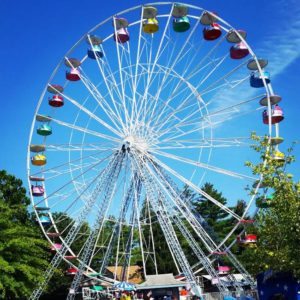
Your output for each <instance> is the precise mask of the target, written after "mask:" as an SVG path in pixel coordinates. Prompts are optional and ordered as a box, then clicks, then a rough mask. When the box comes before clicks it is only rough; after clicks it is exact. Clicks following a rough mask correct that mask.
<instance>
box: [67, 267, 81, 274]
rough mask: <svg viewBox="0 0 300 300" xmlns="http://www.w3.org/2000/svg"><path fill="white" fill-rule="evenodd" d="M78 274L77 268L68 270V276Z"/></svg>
mask: <svg viewBox="0 0 300 300" xmlns="http://www.w3.org/2000/svg"><path fill="white" fill-rule="evenodd" d="M77 272H78V269H77V268H74V267H71V268H69V269H68V270H67V275H76V273H77Z"/></svg>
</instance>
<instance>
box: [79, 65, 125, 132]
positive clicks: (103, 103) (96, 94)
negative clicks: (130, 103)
mask: <svg viewBox="0 0 300 300" xmlns="http://www.w3.org/2000/svg"><path fill="white" fill-rule="evenodd" d="M80 70H81V75H80V78H81V81H82V83H83V84H84V85H85V87H86V88H87V90H88V91H89V92H90V94H91V95H92V97H93V98H94V99H95V100H96V102H97V103H98V104H99V106H100V107H101V108H102V110H103V112H104V113H105V114H106V115H107V116H108V117H109V119H110V120H111V122H112V123H113V125H114V126H115V127H116V128H117V130H116V129H114V128H113V127H112V126H110V125H109V124H107V123H105V122H104V121H103V120H102V121H101V124H103V125H104V126H105V127H106V128H108V129H110V131H112V132H114V133H115V134H116V135H118V136H120V134H121V128H120V127H119V124H121V123H122V119H121V118H120V116H119V115H116V113H115V112H114V111H113V110H112V108H111V107H110V105H109V104H108V103H107V101H106V100H105V97H103V96H102V95H101V93H100V92H99V90H98V89H97V87H96V86H95V85H94V84H93V83H92V81H91V80H90V79H89V78H88V76H87V75H86V74H85V73H84V71H83V69H82V67H80Z"/></svg>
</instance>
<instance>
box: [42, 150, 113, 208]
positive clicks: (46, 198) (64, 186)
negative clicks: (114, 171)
mask: <svg viewBox="0 0 300 300" xmlns="http://www.w3.org/2000/svg"><path fill="white" fill-rule="evenodd" d="M111 157H112V156H111V155H110V156H107V157H105V158H104V159H102V160H100V161H99V162H97V163H96V164H93V165H92V166H90V167H89V168H88V169H87V170H85V171H84V172H81V173H80V174H79V175H77V176H76V177H75V178H72V179H71V180H69V181H68V182H66V183H65V184H63V185H62V186H60V187H59V188H58V189H56V190H55V191H53V192H52V193H51V194H50V195H48V196H46V197H44V198H43V199H42V200H40V201H38V202H37V203H36V205H38V204H40V203H41V202H44V201H46V200H48V199H49V198H51V197H52V196H53V195H55V194H56V193H58V192H59V191H61V190H63V189H64V188H66V187H67V186H69V185H70V184H72V183H73V182H74V180H76V179H77V178H79V177H81V176H82V175H84V174H86V173H87V172H89V171H91V170H92V169H93V168H94V167H95V166H97V165H99V164H101V163H102V162H104V161H106V160H108V159H109V158H111Z"/></svg>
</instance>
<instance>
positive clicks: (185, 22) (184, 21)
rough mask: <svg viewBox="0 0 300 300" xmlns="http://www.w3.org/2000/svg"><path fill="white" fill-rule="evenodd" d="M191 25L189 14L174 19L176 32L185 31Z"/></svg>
mask: <svg viewBox="0 0 300 300" xmlns="http://www.w3.org/2000/svg"><path fill="white" fill-rule="evenodd" d="M190 27H191V24H190V21H189V18H188V17H187V16H183V17H179V18H174V19H173V30H174V31H176V32H185V31H187V30H189V29H190Z"/></svg>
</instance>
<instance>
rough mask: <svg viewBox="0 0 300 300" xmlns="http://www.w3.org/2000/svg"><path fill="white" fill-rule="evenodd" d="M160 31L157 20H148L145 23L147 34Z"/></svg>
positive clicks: (144, 27)
mask: <svg viewBox="0 0 300 300" xmlns="http://www.w3.org/2000/svg"><path fill="white" fill-rule="evenodd" d="M158 29H159V26H158V21H157V19H155V18H151V19H147V20H146V21H144V23H143V31H144V32H145V33H155V32H157V31H158Z"/></svg>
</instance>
